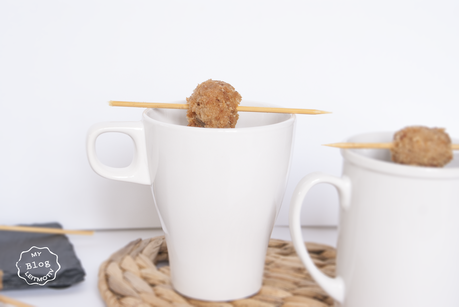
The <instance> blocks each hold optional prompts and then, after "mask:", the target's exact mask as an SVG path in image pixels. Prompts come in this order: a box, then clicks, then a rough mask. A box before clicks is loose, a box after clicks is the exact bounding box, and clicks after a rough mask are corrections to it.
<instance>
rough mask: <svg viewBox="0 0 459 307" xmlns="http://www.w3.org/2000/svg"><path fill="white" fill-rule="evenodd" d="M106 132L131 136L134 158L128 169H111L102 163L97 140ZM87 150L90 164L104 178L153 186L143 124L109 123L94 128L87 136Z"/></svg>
mask: <svg viewBox="0 0 459 307" xmlns="http://www.w3.org/2000/svg"><path fill="white" fill-rule="evenodd" d="M106 132H121V133H124V134H127V135H129V136H130V137H131V138H132V140H133V141H134V157H133V159H132V162H131V164H130V165H129V166H127V167H111V166H108V165H105V164H103V163H102V162H100V160H99V157H97V154H96V140H97V137H98V136H99V135H101V134H102V133H106ZM86 150H87V154H88V160H89V164H90V165H91V167H92V169H93V170H94V171H95V172H96V173H97V174H99V175H101V176H102V177H105V178H108V179H114V180H119V181H127V182H134V183H140V184H145V185H151V183H152V182H151V178H150V173H149V168H148V159H147V146H146V141H145V128H144V125H143V123H142V122H107V123H99V124H95V125H94V126H92V127H91V128H90V129H89V131H88V134H87V140H86Z"/></svg>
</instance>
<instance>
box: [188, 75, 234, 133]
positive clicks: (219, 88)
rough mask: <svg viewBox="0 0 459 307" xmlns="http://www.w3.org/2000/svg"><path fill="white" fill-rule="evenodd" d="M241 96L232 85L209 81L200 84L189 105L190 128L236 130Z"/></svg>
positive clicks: (189, 98)
mask: <svg viewBox="0 0 459 307" xmlns="http://www.w3.org/2000/svg"><path fill="white" fill-rule="evenodd" d="M241 99H242V97H241V95H240V94H239V93H238V92H237V91H236V90H235V89H234V87H232V86H231V85H230V84H228V83H226V82H223V81H217V80H212V79H209V80H207V81H205V82H203V83H201V84H199V85H198V86H197V87H196V89H195V90H194V91H193V93H192V95H191V96H190V97H188V98H187V99H186V101H187V103H188V111H187V114H186V116H187V119H188V126H191V127H204V128H234V127H235V126H236V123H237V120H238V119H239V114H238V113H237V107H238V105H239V103H240V102H241Z"/></svg>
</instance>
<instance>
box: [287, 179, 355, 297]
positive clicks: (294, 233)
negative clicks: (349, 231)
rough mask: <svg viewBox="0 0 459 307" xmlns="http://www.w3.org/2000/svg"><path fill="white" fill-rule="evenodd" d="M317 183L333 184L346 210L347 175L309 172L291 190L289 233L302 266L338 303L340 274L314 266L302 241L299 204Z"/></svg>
mask: <svg viewBox="0 0 459 307" xmlns="http://www.w3.org/2000/svg"><path fill="white" fill-rule="evenodd" d="M318 183H329V184H331V185H333V186H335V187H336V189H337V190H338V193H339V196H340V205H341V207H342V208H343V209H344V210H346V209H347V208H348V207H349V204H350V197H351V189H350V187H351V182H350V180H349V179H348V178H347V177H345V176H343V177H342V178H339V177H335V176H330V175H327V174H323V173H311V174H309V175H307V176H305V177H304V178H303V179H302V180H301V181H300V182H299V183H298V185H297V187H296V188H295V191H294V192H293V196H292V200H291V203H290V213H289V225H290V235H291V237H292V242H293V245H294V247H295V250H296V252H297V254H298V256H299V257H300V259H301V261H302V262H303V264H304V266H305V267H306V268H307V270H308V271H309V273H310V274H311V276H312V277H313V278H314V280H315V281H316V282H317V283H318V284H319V286H321V287H322V289H324V290H325V292H327V293H328V294H329V295H330V296H331V297H332V298H333V299H335V300H336V301H338V302H339V303H343V301H344V292H345V284H344V280H343V279H342V278H341V277H340V276H337V277H336V278H331V277H328V276H327V275H325V274H324V273H322V272H321V271H320V270H319V269H318V268H317V267H316V266H315V264H314V262H313V261H312V259H311V257H310V256H309V254H308V252H307V250H306V247H305V244H304V241H303V236H302V233H301V223H300V213H301V206H302V204H303V201H304V198H305V196H306V194H307V192H308V191H309V190H310V189H311V188H312V187H313V186H314V185H316V184H318Z"/></svg>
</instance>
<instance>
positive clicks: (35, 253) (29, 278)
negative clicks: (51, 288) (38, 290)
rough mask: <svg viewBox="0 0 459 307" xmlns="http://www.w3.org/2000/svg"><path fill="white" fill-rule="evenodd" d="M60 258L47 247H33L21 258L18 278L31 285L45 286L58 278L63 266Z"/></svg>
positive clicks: (17, 263) (18, 264)
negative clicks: (59, 260)
mask: <svg viewBox="0 0 459 307" xmlns="http://www.w3.org/2000/svg"><path fill="white" fill-rule="evenodd" d="M58 258H59V257H58V256H57V255H56V254H55V253H53V252H52V251H50V250H49V248H47V247H36V246H32V247H31V248H29V250H27V251H24V252H22V253H21V255H20V256H19V260H18V262H16V267H17V268H18V276H19V277H20V278H22V279H24V280H25V281H26V283H27V284H29V285H40V286H43V285H45V284H46V283H47V282H48V281H51V280H54V279H55V278H56V275H57V272H58V271H59V270H60V268H61V265H60V264H59V262H58Z"/></svg>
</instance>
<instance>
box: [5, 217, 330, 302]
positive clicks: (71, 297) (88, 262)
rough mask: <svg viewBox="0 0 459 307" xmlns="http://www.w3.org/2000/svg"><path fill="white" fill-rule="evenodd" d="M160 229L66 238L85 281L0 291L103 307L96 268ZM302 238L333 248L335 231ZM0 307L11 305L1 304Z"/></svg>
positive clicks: (285, 235) (283, 231) (279, 235)
mask: <svg viewBox="0 0 459 307" xmlns="http://www.w3.org/2000/svg"><path fill="white" fill-rule="evenodd" d="M162 234H163V231H162V230H161V229H141V230H107V231H96V232H95V234H94V235H93V236H78V235H71V236H69V239H70V242H71V243H72V244H73V246H74V248H75V251H76V254H77V256H78V258H79V259H80V260H81V262H82V265H83V267H84V269H85V271H86V277H85V281H83V282H82V283H79V284H77V285H75V286H72V287H70V288H67V289H60V290H57V289H49V288H42V289H36V288H35V289H30V290H9V291H0V295H4V296H7V297H10V298H13V299H16V300H19V301H21V302H24V303H27V304H30V305H33V306H43V307H52V306H66V307H73V306H91V307H99V306H100V307H103V306H105V304H104V302H103V300H102V298H101V297H100V295H99V292H98V289H97V273H98V270H99V265H100V264H101V263H102V262H103V261H105V260H106V259H107V258H108V257H109V256H110V255H111V254H112V253H113V252H115V251H117V250H119V249H120V248H122V247H123V246H125V245H126V244H127V243H128V242H130V241H132V240H135V239H137V238H143V239H145V238H151V237H155V236H159V235H162ZM271 237H272V238H276V239H282V240H290V232H289V229H288V227H280V226H278V227H275V228H274V230H273V233H272V236H271ZM303 239H304V241H306V242H317V243H324V244H328V245H331V246H336V239H337V229H336V228H332V227H331V228H325V227H320V228H314V227H307V228H303ZM0 306H1V307H3V306H8V307H9V306H10V305H5V304H2V303H0Z"/></svg>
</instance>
